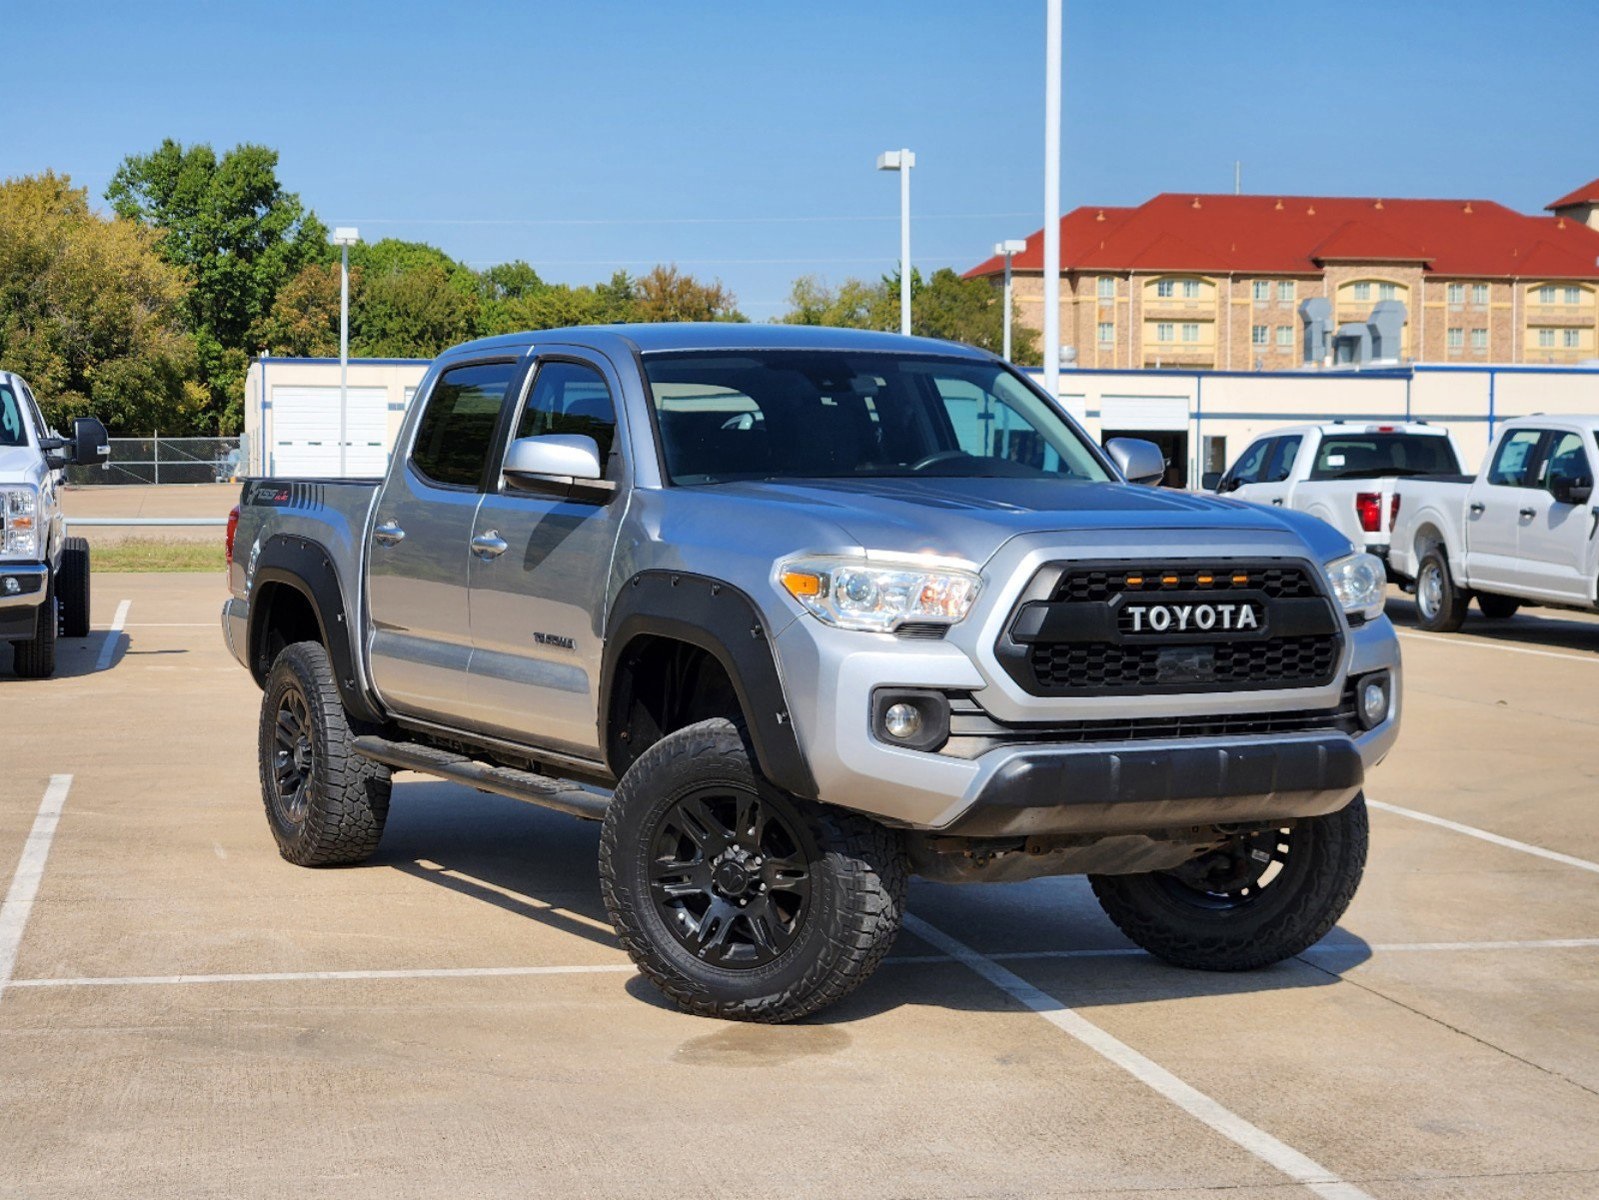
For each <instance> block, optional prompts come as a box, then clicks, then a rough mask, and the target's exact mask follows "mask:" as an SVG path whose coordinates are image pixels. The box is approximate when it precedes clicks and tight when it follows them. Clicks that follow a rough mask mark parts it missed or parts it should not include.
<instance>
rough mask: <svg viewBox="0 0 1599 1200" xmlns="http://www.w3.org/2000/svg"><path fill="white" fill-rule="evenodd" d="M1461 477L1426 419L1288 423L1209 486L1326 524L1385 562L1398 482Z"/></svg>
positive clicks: (1451, 445)
mask: <svg viewBox="0 0 1599 1200" xmlns="http://www.w3.org/2000/svg"><path fill="white" fill-rule="evenodd" d="M1415 476H1437V477H1453V478H1457V479H1464V478H1465V476H1463V475H1461V474H1460V452H1459V450H1458V449H1457V448H1456V446H1455V441H1454V439H1453V438H1452V437H1450V436H1449V433H1448V432H1447V431H1446V430H1443V429H1439V428H1438V427H1437V426H1434V425H1428V424H1425V423H1424V422H1419V421H1418V422H1401V423H1397V424H1395V423H1387V424H1371V425H1367V424H1360V425H1355V424H1347V423H1345V422H1343V421H1334V422H1332V423H1330V424H1326V425H1294V426H1291V427H1289V428H1286V429H1274V430H1272V431H1271V432H1269V433H1265V434H1262V435H1261V436H1260V437H1258V438H1256V439H1255V440H1254V441H1253V442H1251V443H1250V444H1249V447H1248V449H1246V450H1245V451H1244V452H1243V453H1242V454H1240V455H1239V456H1238V460H1237V461H1236V462H1234V463H1233V465H1232V468H1231V469H1230V470H1229V471H1228V472H1227V473H1226V474H1225V475H1223V476H1221V478H1220V479H1219V480H1217V481H1216V482H1215V484H1214V487H1215V490H1216V491H1217V492H1219V493H1230V494H1231V495H1232V496H1233V498H1234V499H1236V500H1247V501H1249V502H1250V503H1251V504H1269V505H1272V506H1274V507H1277V508H1292V509H1295V510H1297V511H1299V512H1302V513H1309V514H1310V515H1311V516H1313V517H1319V518H1320V519H1321V520H1323V521H1326V522H1327V524H1329V525H1331V526H1332V527H1333V528H1334V529H1336V530H1338V532H1339V533H1341V534H1343V535H1344V536H1345V537H1347V538H1348V539H1349V540H1350V541H1351V542H1353V543H1354V544H1355V545H1356V546H1359V547H1360V548H1361V549H1363V550H1365V551H1367V552H1368V553H1370V554H1375V555H1377V557H1379V558H1382V559H1387V557H1388V547H1389V544H1390V540H1391V531H1392V527H1393V522H1394V517H1395V515H1396V513H1397V511H1398V510H1397V507H1396V503H1397V499H1398V494H1397V490H1396V489H1397V485H1398V483H1399V481H1400V480H1401V479H1405V478H1411V477H1415Z"/></svg>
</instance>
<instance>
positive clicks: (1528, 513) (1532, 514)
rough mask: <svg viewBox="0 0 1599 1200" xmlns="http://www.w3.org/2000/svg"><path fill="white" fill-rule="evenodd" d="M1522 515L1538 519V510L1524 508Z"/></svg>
mask: <svg viewBox="0 0 1599 1200" xmlns="http://www.w3.org/2000/svg"><path fill="white" fill-rule="evenodd" d="M1521 515H1522V516H1524V517H1536V516H1537V515H1538V510H1537V509H1536V508H1524V509H1522V510H1521Z"/></svg>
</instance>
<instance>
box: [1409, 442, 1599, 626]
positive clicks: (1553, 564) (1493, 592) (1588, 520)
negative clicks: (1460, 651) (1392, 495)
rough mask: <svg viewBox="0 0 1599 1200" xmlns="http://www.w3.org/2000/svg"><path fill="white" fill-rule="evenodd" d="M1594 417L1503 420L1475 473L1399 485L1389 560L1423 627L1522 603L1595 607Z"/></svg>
mask: <svg viewBox="0 0 1599 1200" xmlns="http://www.w3.org/2000/svg"><path fill="white" fill-rule="evenodd" d="M1596 434H1599V416H1560V417H1546V416H1532V417H1521V418H1518V419H1517V420H1514V421H1507V422H1506V423H1505V425H1504V426H1503V427H1502V428H1501V429H1500V431H1499V437H1498V440H1497V441H1495V443H1494V447H1493V450H1492V451H1491V452H1490V454H1489V456H1488V461H1487V465H1486V466H1485V467H1484V468H1483V470H1482V471H1481V472H1480V473H1479V474H1478V475H1477V476H1476V478H1474V479H1469V480H1465V481H1463V482H1448V481H1444V480H1419V479H1417V480H1406V481H1404V483H1403V484H1402V485H1401V488H1400V496H1401V503H1400V507H1399V521H1398V523H1397V525H1396V526H1395V527H1394V539H1393V553H1392V556H1391V559H1390V566H1391V568H1392V569H1393V570H1394V572H1395V573H1396V574H1397V575H1399V576H1400V578H1401V580H1403V581H1405V582H1406V583H1408V584H1409V586H1411V587H1413V588H1414V589H1415V593H1416V610H1417V614H1418V618H1419V624H1420V625H1421V627H1422V628H1423V629H1432V630H1442V631H1445V632H1448V631H1452V630H1456V629H1459V628H1460V626H1461V624H1462V622H1464V621H1465V619H1466V608H1467V606H1468V605H1469V604H1470V603H1471V599H1472V597H1473V596H1475V597H1476V598H1477V607H1478V608H1480V609H1481V610H1482V614H1483V616H1485V617H1493V618H1504V617H1509V616H1512V615H1514V613H1515V612H1516V610H1517V609H1518V608H1520V607H1521V606H1522V605H1523V604H1537V605H1544V606H1548V607H1551V608H1575V609H1583V610H1586V611H1593V610H1594V609H1595V608H1599V597H1596V594H1595V588H1596V586H1599V540H1596V538H1595V533H1596V532H1599V507H1595V506H1594V505H1593V503H1592V501H1593V461H1594V454H1595V452H1596V451H1599V441H1596V440H1595V438H1596Z"/></svg>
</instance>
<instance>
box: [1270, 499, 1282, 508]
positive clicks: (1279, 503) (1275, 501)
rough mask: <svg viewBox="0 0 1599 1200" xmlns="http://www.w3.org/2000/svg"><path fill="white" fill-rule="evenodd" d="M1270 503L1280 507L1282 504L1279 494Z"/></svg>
mask: <svg viewBox="0 0 1599 1200" xmlns="http://www.w3.org/2000/svg"><path fill="white" fill-rule="evenodd" d="M1272 503H1273V504H1275V505H1276V506H1277V507H1278V508H1281V507H1282V506H1283V502H1282V498H1281V497H1280V496H1279V497H1278V498H1277V499H1276V500H1273V501H1272Z"/></svg>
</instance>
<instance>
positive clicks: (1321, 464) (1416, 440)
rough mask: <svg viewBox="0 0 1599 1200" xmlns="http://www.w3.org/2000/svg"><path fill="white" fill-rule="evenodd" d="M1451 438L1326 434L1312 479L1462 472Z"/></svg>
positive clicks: (1383, 434)
mask: <svg viewBox="0 0 1599 1200" xmlns="http://www.w3.org/2000/svg"><path fill="white" fill-rule="evenodd" d="M1458 474H1460V460H1459V459H1457V458H1456V457H1455V450H1454V447H1453V446H1451V445H1450V444H1449V439H1448V438H1446V437H1444V436H1443V435H1442V434H1436V433H1360V434H1339V435H1337V436H1334V437H1328V438H1323V439H1322V443H1321V448H1320V449H1319V450H1318V451H1317V452H1316V465H1315V466H1314V467H1312V468H1311V472H1310V477H1311V478H1312V479H1377V478H1379V477H1380V476H1383V475H1458Z"/></svg>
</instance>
